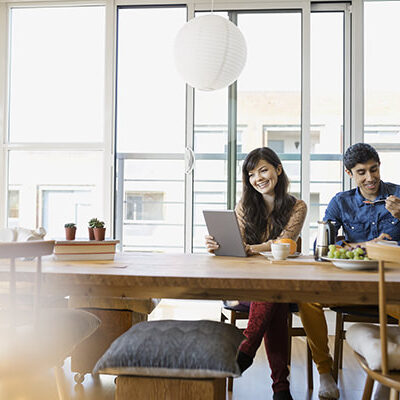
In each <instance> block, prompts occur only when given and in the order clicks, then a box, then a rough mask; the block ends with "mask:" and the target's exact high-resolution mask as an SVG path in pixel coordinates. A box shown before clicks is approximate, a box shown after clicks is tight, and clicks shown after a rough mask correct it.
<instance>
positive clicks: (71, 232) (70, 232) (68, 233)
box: [65, 228, 76, 240]
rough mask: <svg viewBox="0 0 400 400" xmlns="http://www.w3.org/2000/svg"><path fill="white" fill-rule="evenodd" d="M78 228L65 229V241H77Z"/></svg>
mask: <svg viewBox="0 0 400 400" xmlns="http://www.w3.org/2000/svg"><path fill="white" fill-rule="evenodd" d="M75 234H76V228H65V239H66V240H75Z"/></svg>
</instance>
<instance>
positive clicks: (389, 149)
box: [364, 1, 400, 183]
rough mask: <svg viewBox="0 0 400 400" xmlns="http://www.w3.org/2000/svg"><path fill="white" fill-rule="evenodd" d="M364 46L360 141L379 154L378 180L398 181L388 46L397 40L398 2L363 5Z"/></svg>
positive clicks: (399, 95)
mask: <svg viewBox="0 0 400 400" xmlns="http://www.w3.org/2000/svg"><path fill="white" fill-rule="evenodd" d="M364 7H365V12H364V18H365V22H364V33H365V39H364V46H365V50H364V51H365V53H364V56H365V64H364V65H365V67H364V68H365V126H364V141H365V142H366V143H370V144H371V145H372V146H374V147H375V148H376V150H377V151H378V152H379V156H380V159H381V163H382V164H381V177H382V180H383V181H386V182H393V183H398V182H399V174H398V164H399V161H398V160H399V157H400V113H399V110H400V80H399V71H400V55H399V52H398V51H396V50H395V48H394V47H393V51H391V50H390V47H389V48H388V43H394V38H398V37H400V26H399V24H398V21H399V18H400V3H399V2H396V1H379V2H366V3H365V6H364Z"/></svg>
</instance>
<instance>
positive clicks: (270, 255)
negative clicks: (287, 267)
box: [260, 251, 301, 258]
mask: <svg viewBox="0 0 400 400" xmlns="http://www.w3.org/2000/svg"><path fill="white" fill-rule="evenodd" d="M260 254H262V255H263V256H265V257H274V256H273V255H272V251H260ZM298 256H301V253H300V252H298V251H296V253H294V254H289V255H288V256H287V258H296V257H298Z"/></svg>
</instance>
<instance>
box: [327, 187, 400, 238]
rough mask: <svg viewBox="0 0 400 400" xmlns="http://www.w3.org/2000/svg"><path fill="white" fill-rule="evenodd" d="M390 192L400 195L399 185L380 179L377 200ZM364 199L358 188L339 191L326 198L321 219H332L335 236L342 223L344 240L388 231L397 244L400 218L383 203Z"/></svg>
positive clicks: (367, 236)
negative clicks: (366, 201) (326, 204)
mask: <svg viewBox="0 0 400 400" xmlns="http://www.w3.org/2000/svg"><path fill="white" fill-rule="evenodd" d="M391 194H393V195H395V196H397V197H400V185H395V184H393V183H385V182H382V181H381V182H380V185H379V194H378V196H377V198H376V200H378V199H385V198H386V197H388V196H390V195H391ZM364 200H365V198H364V197H363V196H362V195H361V193H360V189H359V188H357V189H352V190H348V191H346V192H340V193H338V194H337V195H336V196H335V197H334V198H333V199H332V200H331V201H330V202H329V204H328V207H327V209H326V211H325V217H324V221H327V220H328V219H329V220H332V221H333V222H334V223H335V229H336V236H337V232H338V230H339V228H340V227H343V232H344V235H345V240H347V241H348V242H350V243H358V242H366V241H368V240H372V239H375V238H376V237H378V236H379V235H380V234H381V233H387V234H389V235H390V236H391V237H392V240H395V241H396V242H398V244H399V245H400V221H399V220H398V219H397V218H395V217H393V215H392V214H390V212H389V211H388V210H386V208H385V203H383V202H382V203H378V204H376V205H371V204H365V203H363V201H364Z"/></svg>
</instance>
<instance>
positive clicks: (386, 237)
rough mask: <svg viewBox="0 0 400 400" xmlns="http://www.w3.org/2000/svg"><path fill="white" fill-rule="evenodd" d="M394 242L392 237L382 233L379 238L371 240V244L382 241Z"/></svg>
mask: <svg viewBox="0 0 400 400" xmlns="http://www.w3.org/2000/svg"><path fill="white" fill-rule="evenodd" d="M385 239H386V240H392V237H391V236H390V235H388V234H387V233H381V234H380V235H379V236H378V237H377V238H375V239H372V240H370V242H379V241H380V240H385Z"/></svg>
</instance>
